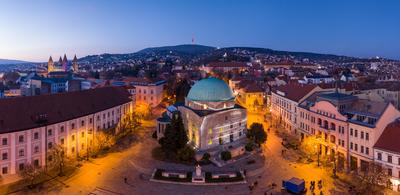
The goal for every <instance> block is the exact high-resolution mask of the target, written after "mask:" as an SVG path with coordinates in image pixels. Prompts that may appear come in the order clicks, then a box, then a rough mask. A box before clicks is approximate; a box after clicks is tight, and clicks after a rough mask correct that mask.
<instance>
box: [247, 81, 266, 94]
mask: <svg viewBox="0 0 400 195" xmlns="http://www.w3.org/2000/svg"><path fill="white" fill-rule="evenodd" d="M244 91H245V92H246V93H258V92H263V91H264V90H263V89H262V88H261V87H260V86H259V85H257V84H255V83H253V84H250V85H247V86H246V87H245V88H244Z"/></svg>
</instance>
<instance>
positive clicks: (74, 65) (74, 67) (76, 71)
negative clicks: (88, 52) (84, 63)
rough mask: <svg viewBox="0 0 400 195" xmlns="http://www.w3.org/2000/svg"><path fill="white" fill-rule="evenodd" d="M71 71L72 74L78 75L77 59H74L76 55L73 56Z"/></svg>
mask: <svg viewBox="0 0 400 195" xmlns="http://www.w3.org/2000/svg"><path fill="white" fill-rule="evenodd" d="M72 69H73V71H74V73H78V71H79V65H78V58H76V54H75V56H74V59H73V60H72Z"/></svg>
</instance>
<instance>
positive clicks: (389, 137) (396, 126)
mask: <svg viewBox="0 0 400 195" xmlns="http://www.w3.org/2000/svg"><path fill="white" fill-rule="evenodd" d="M399 138H400V121H399V120H396V121H394V122H392V123H390V124H388V125H387V126H386V128H385V129H384V130H383V133H382V134H381V136H380V137H379V139H378V141H377V142H376V143H375V145H374V147H375V148H378V149H382V150H386V151H391V152H395V153H398V154H400V141H399Z"/></svg>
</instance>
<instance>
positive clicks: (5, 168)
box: [1, 167, 8, 175]
mask: <svg viewBox="0 0 400 195" xmlns="http://www.w3.org/2000/svg"><path fill="white" fill-rule="evenodd" d="M1 173H2V174H3V175H5V174H7V173H8V167H3V168H2V169H1Z"/></svg>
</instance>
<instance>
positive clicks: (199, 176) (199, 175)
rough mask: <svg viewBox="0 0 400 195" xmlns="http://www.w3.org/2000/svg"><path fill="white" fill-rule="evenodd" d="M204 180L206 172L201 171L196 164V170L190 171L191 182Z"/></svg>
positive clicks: (202, 181)
mask: <svg viewBox="0 0 400 195" xmlns="http://www.w3.org/2000/svg"><path fill="white" fill-rule="evenodd" d="M204 182H206V174H205V173H204V172H202V171H201V167H200V165H197V166H196V170H195V171H194V172H193V173H192V183H204Z"/></svg>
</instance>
